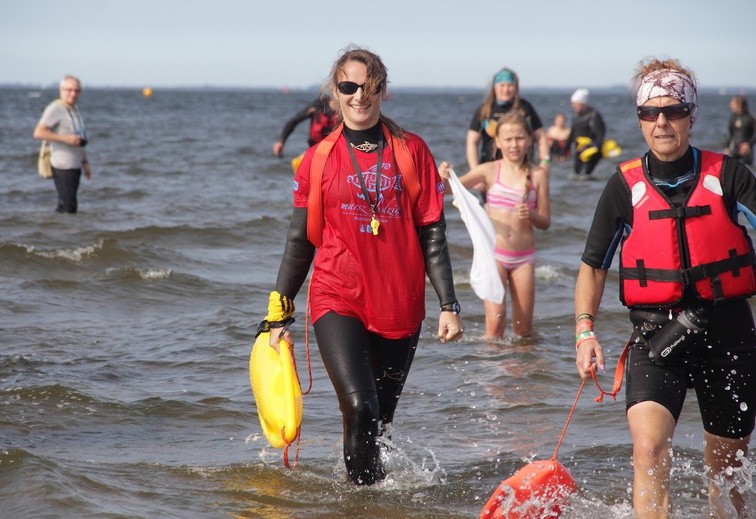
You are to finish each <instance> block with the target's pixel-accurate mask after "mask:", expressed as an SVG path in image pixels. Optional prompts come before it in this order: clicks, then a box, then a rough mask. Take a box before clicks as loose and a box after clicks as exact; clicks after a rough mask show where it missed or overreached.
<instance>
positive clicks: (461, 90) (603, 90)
mask: <svg viewBox="0 0 756 519" xmlns="http://www.w3.org/2000/svg"><path fill="white" fill-rule="evenodd" d="M144 86H149V87H150V88H152V90H153V91H165V92H169V91H183V92H187V91H194V92H197V91H205V92H213V91H218V92H244V91H250V92H285V93H286V94H297V93H315V92H317V91H318V89H319V86H318V85H312V86H310V87H304V88H291V87H271V86H249V87H245V86H213V85H184V86H181V85H178V86H159V85H158V86H155V85H142V86H128V85H127V86H108V85H86V84H85V87H86V88H87V89H92V90H116V91H125V90H140V91H141V89H142V88H143V87H144ZM575 88H576V87H567V86H563V87H544V86H532V87H526V86H523V87H522V91H523V92H525V93H535V94H548V93H552V92H554V93H564V92H571V91H573V90H574V89H575ZM587 88H589V89H590V90H591V91H592V92H594V93H596V94H610V93H625V92H627V91H628V89H629V86H627V85H616V86H600V87H596V86H594V87H591V86H588V87H587ZM0 89H19V90H23V89H25V90H30V91H40V92H41V91H47V90H52V91H56V90H57V89H58V85H57V84H49V85H38V84H32V83H0ZM391 91H392V92H404V93H420V94H422V93H425V92H428V93H439V92H445V93H450V94H454V93H458V94H480V93H481V92H482V91H483V88H482V87H479V86H478V87H473V86H469V87H460V86H409V85H408V86H398V85H391ZM699 92H700V93H702V94H719V95H735V94H741V95H756V86H754V87H745V86H712V87H701V88H699Z"/></svg>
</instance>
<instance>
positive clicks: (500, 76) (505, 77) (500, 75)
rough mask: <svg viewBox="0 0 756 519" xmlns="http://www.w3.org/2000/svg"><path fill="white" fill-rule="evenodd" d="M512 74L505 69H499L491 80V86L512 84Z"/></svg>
mask: <svg viewBox="0 0 756 519" xmlns="http://www.w3.org/2000/svg"><path fill="white" fill-rule="evenodd" d="M514 82H515V80H514V74H513V73H512V71H511V70H509V69H507V68H503V69H501V70H500V71H499V72H497V73H496V75H495V76H494V78H493V84H494V85H495V84H496V83H514Z"/></svg>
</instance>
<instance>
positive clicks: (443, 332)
mask: <svg viewBox="0 0 756 519" xmlns="http://www.w3.org/2000/svg"><path fill="white" fill-rule="evenodd" d="M464 331H465V328H464V326H463V325H462V319H460V317H459V314H457V313H454V312H441V315H439V316H438V338H439V339H440V340H441V342H447V341H453V340H454V339H457V338H459V337H461V336H462V334H463V333H464Z"/></svg>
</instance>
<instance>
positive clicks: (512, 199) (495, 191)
mask: <svg viewBox="0 0 756 519" xmlns="http://www.w3.org/2000/svg"><path fill="white" fill-rule="evenodd" d="M500 177H501V161H500V162H499V170H498V171H497V173H496V182H494V185H493V186H491V188H490V189H489V190H488V192H487V193H486V202H487V203H488V205H489V206H490V207H493V208H494V209H498V210H500V211H507V212H514V210H515V205H517V204H519V203H521V202H523V201H524V202H526V203H527V204H528V208H529V209H530V210H531V211H533V210H535V208H536V200H537V193H536V190H535V188H534V187H533V184H532V183H530V192H529V193H528V197H527V200H523V198H525V190H524V189H522V188H519V187H517V188H515V187H510V186H508V185H506V184H504V183H503V182H502V181H501V180H500Z"/></svg>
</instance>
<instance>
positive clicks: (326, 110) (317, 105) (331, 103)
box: [273, 95, 339, 157]
mask: <svg viewBox="0 0 756 519" xmlns="http://www.w3.org/2000/svg"><path fill="white" fill-rule="evenodd" d="M335 106H336V102H335V100H334V99H333V98H331V97H330V96H328V95H321V96H319V97H318V98H317V99H315V100H314V101H312V102H311V103H310V104H309V105H307V106H306V107H304V108H302V109H301V110H300V111H299V112H297V113H296V114H294V115H293V116H292V117H291V119H289V120H288V121H286V124H285V125H284V127H283V129H282V130H281V135H280V136H279V137H278V139H276V142H274V143H273V155H275V156H276V157H281V156H283V153H284V145H285V144H286V139H288V138H289V135H291V134H292V132H293V131H294V129H295V128H296V127H297V125H298V124H299V123H301V122H302V121H304V120H305V119H309V120H310V129H309V135H308V137H307V145H308V146H314V145H315V144H317V143H319V142H320V141H322V140H323V139H325V137H326V135H328V134H329V133H331V132H332V131H333V129H334V128H335V127H336V126H337V125H338V124H339V117H338V115H337V111H336V108H335Z"/></svg>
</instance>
